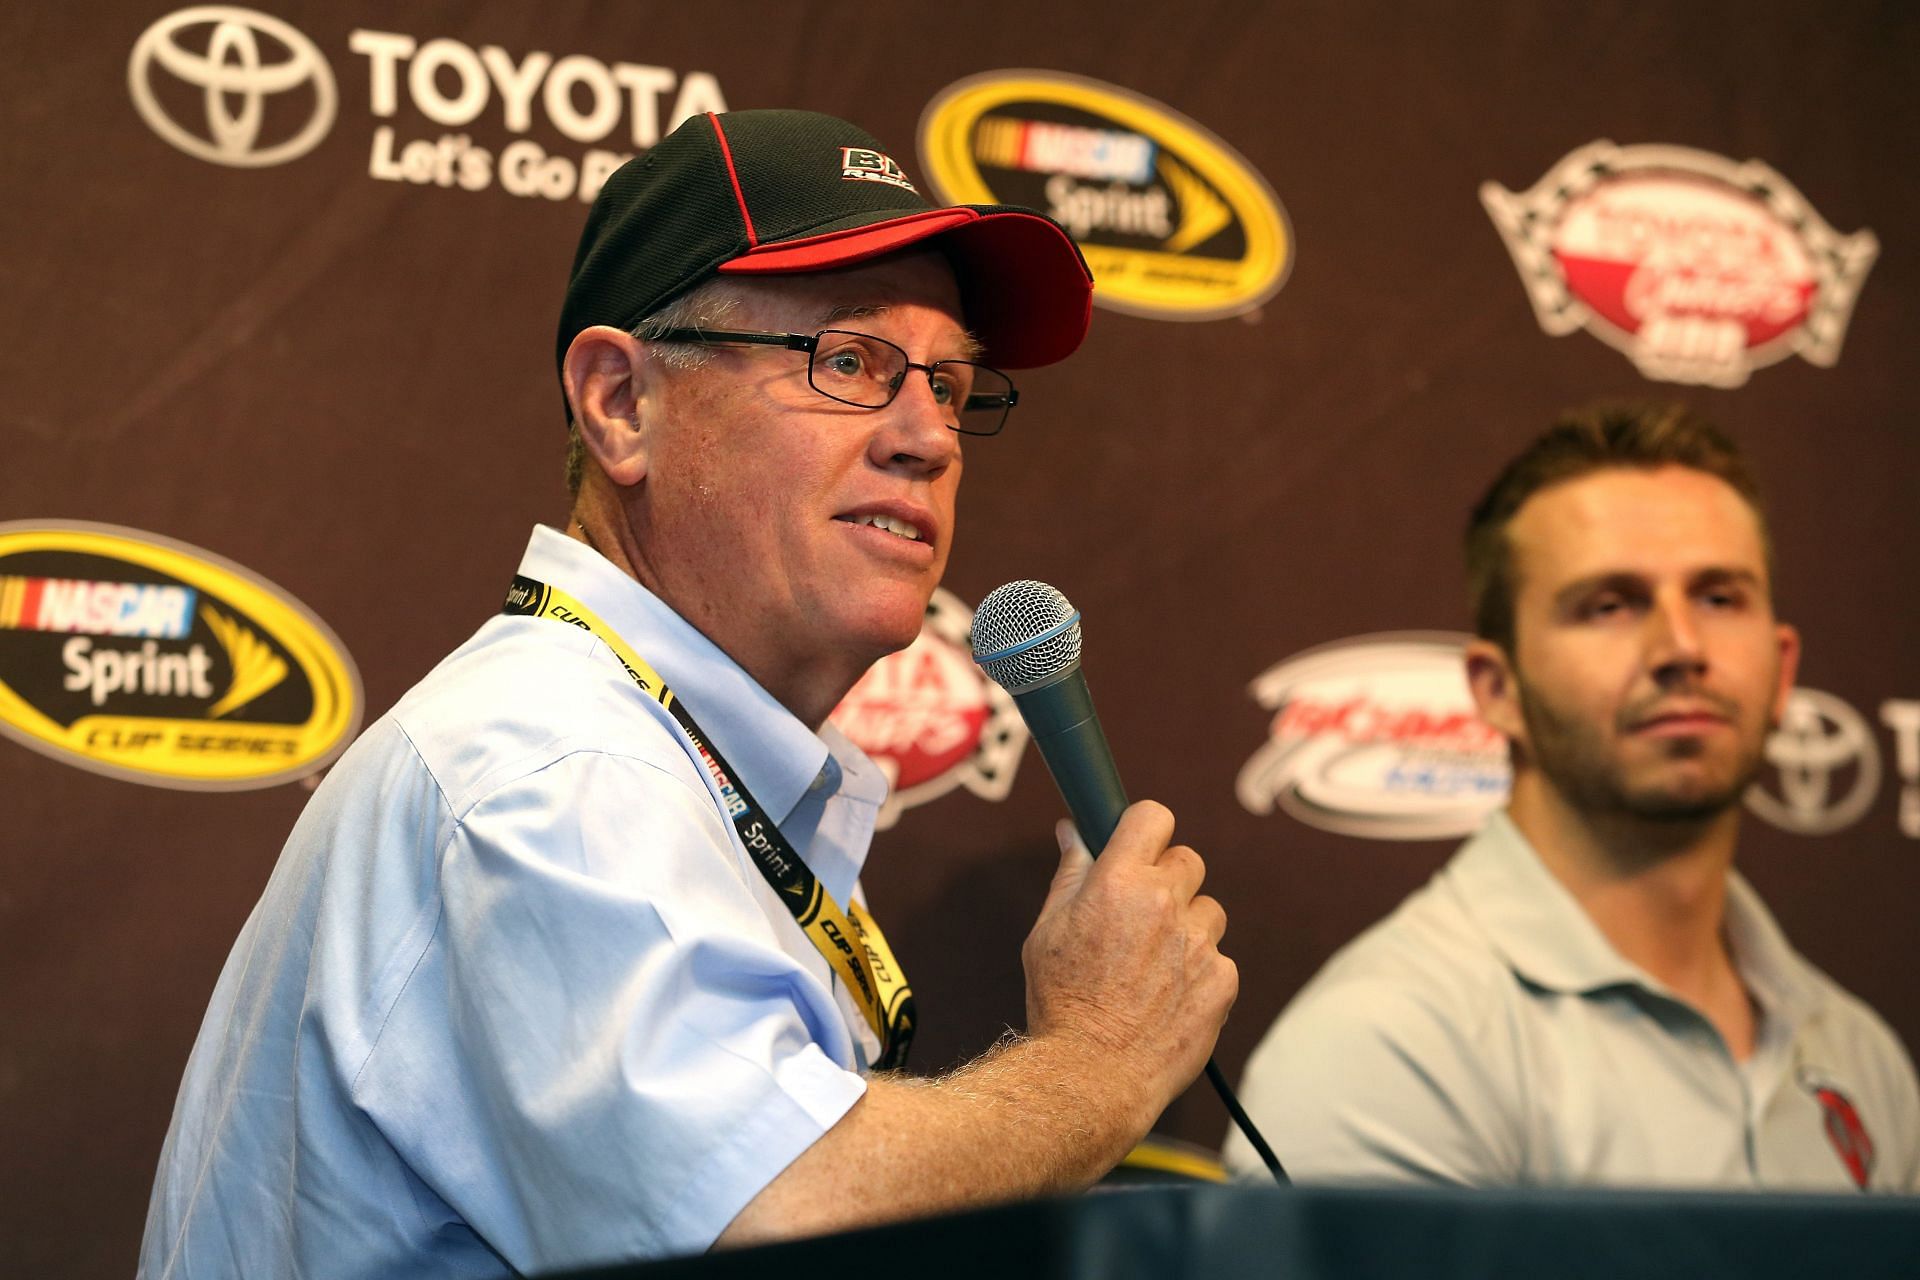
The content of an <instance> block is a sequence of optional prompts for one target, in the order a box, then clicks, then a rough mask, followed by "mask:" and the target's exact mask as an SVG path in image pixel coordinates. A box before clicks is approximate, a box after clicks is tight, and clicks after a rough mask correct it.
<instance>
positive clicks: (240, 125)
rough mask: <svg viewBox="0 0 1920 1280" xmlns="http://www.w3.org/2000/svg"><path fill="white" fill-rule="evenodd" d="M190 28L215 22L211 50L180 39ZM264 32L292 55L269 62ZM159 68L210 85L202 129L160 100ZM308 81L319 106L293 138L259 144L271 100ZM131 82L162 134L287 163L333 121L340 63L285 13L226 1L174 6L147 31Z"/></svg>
mask: <svg viewBox="0 0 1920 1280" xmlns="http://www.w3.org/2000/svg"><path fill="white" fill-rule="evenodd" d="M189 27H211V28H213V30H212V32H211V34H210V35H209V36H208V38H207V43H206V51H205V52H204V53H201V52H196V51H194V50H193V49H189V48H186V47H184V46H183V45H182V44H181V43H180V40H179V36H180V33H181V32H182V31H183V30H185V29H186V28H189ZM262 36H265V37H267V38H268V39H269V40H272V41H274V42H276V43H278V44H279V45H281V46H282V47H284V48H285V50H286V57H285V58H283V59H281V60H279V61H271V62H270V61H267V60H266V59H265V58H264V57H263V56H262V53H261V48H260V37H262ZM196 43H197V41H196ZM156 67H159V68H162V69H164V70H165V71H166V72H167V73H168V74H169V75H171V76H172V77H173V78H174V79H176V80H178V81H180V82H182V83H183V84H186V85H190V86H192V87H193V88H196V89H200V90H202V93H203V101H204V103H205V107H206V119H205V124H204V127H203V130H202V131H200V132H196V131H195V130H193V129H190V128H188V127H186V126H184V125H183V124H182V123H181V122H180V121H179V120H177V119H175V118H174V117H173V116H172V115H170V114H169V113H168V111H167V109H166V108H165V107H163V106H162V105H161V104H160V100H159V97H158V96H157V95H156V94H155V92H154V84H153V79H154V71H155V68H156ZM307 84H311V85H312V86H313V110H312V114H311V115H310V116H309V117H308V118H307V121H306V123H305V125H303V126H302V127H301V128H300V130H299V131H298V132H297V133H295V134H294V135H293V136H292V137H290V138H288V139H286V140H285V141H281V142H276V143H274V144H272V145H271V146H265V147H262V146H259V145H258V144H259V141H260V126H261V122H262V120H263V119H264V117H265V116H266V113H267V100H268V99H269V98H271V97H274V96H276V95H278V94H283V93H287V92H290V91H292V90H295V89H298V88H300V87H301V86H303V85H307ZM127 89H128V91H129V92H130V93H132V95H133V105H134V106H135V107H137V108H138V109H139V111H140V115H141V117H142V118H143V119H145V120H146V122H147V124H148V126H149V127H150V128H152V130H153V131H154V132H155V133H157V134H159V135H160V136H161V137H162V138H165V139H166V140H167V141H168V142H171V143H172V144H173V145H174V146H176V147H178V148H180V150H182V151H184V152H186V153H187V154H188V155H190V156H198V157H199V158H200V159H202V160H208V161H211V162H213V163H214V164H224V165H231V166H233V167H235V168H241V169H256V168H260V167H261V166H264V165H270V164H285V163H286V162H287V161H289V160H292V159H295V158H296V157H299V156H303V155H305V154H306V153H307V152H309V151H311V150H313V149H314V148H315V147H316V146H318V145H319V144H320V140H321V139H322V138H324V137H326V136H327V130H328V129H330V128H332V127H333V117H334V110H335V106H336V103H337V100H338V95H337V94H336V92H335V89H334V84H333V69H332V68H331V67H329V66H328V65H327V60H326V59H325V58H324V57H322V56H321V54H320V50H319V49H317V48H315V47H314V44H313V41H311V40H309V39H307V38H306V37H305V36H304V35H301V34H300V33H299V32H298V31H296V30H294V29H293V28H292V27H290V26H288V25H287V24H286V23H284V22H282V21H281V20H280V19H278V18H274V17H269V16H268V15H267V14H264V13H256V12H254V11H253V10H252V9H237V8H234V7H232V6H230V5H218V4H210V5H197V6H195V7H194V8H191V9H181V10H179V11H178V12H175V13H170V14H168V15H167V16H166V17H164V18H162V19H160V20H159V21H158V22H156V23H154V24H153V25H152V26H150V27H148V28H147V29H146V30H145V31H144V32H142V33H141V36H140V38H139V39H138V40H137V41H135V42H134V46H133V55H132V56H131V57H130V58H128V60H127Z"/></svg>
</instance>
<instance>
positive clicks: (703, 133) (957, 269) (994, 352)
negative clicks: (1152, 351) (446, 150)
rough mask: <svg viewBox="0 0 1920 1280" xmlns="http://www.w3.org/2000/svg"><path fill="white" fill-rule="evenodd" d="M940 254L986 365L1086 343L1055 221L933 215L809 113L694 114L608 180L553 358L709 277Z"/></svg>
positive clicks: (902, 178)
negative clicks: (928, 245) (925, 247)
mask: <svg viewBox="0 0 1920 1280" xmlns="http://www.w3.org/2000/svg"><path fill="white" fill-rule="evenodd" d="M928 241H933V242H935V243H936V244H937V245H938V247H939V248H940V249H942V250H943V251H945V253H946V254H947V256H948V258H949V259H950V260H951V261H952V263H953V268H954V275H955V277H956V278H957V279H958V281H959V285H960V296H961V307H962V309H963V310H964V312H965V316H966V323H967V327H968V328H969V329H970V330H972V332H973V333H974V335H975V336H976V337H978V338H979V339H980V341H981V342H982V343H983V344H984V345H985V347H986V356H985V359H986V360H987V362H989V363H991V364H995V365H1000V366H1002V367H1005V368H1010V369H1031V368H1035V367H1037V366H1039V365H1044V364H1052V363H1053V362H1054V361H1056V360H1060V359H1063V358H1065V357H1066V356H1068V355H1070V354H1072V352H1073V350H1074V349H1075V348H1076V347H1078V346H1079V345H1080V342H1081V339H1083V338H1084V337H1085V336H1086V333H1087V324H1088V321H1089V320H1090V318H1091V316H1092V308H1093V276H1092V273H1091V272H1089V271H1088V270H1087V263H1086V259H1085V258H1083V257H1081V256H1080V250H1079V248H1078V247H1077V246H1076V245H1075V244H1074V243H1073V239H1072V237H1070V236H1069V235H1068V234H1067V233H1066V231H1065V230H1064V229H1063V228H1062V227H1061V226H1060V224H1059V223H1057V222H1055V221H1054V220H1053V219H1051V218H1049V217H1047V216H1046V215H1045V214H1043V213H1039V212H1036V211H1035V210H1032V209H1026V208H1021V207H1019V206H1017V205H951V206H948V207H945V208H941V207H938V206H935V205H932V204H929V203H928V202H927V200H926V199H925V198H924V197H922V196H921V195H920V193H919V192H918V191H917V190H915V189H914V186H913V184H912V182H911V181H910V180H909V179H908V177H907V175H906V174H905V173H904V172H903V171H902V170H901V168H900V165H899V164H898V163H896V162H895V161H894V160H893V158H892V157H891V156H890V155H888V153H887V152H886V150H885V148H883V147H882V146H881V145H880V143H879V142H878V141H877V140H876V139H875V138H873V136H872V135H870V134H868V133H866V132H865V131H863V130H861V129H858V128H856V127H855V126H853V125H851V124H848V123H847V122H846V121H844V120H836V119H834V118H833V117H832V116H826V115H820V114H817V113H815V112H812V111H729V112H725V113H722V114H718V115H716V114H713V113H711V112H709V113H707V114H705V115H699V116H694V117H692V118H690V119H689V120H687V121H686V123H684V124H682V125H681V126H680V127H679V128H678V129H675V130H674V131H673V132H672V133H670V134H668V135H667V136H666V137H665V138H663V139H661V140H660V142H659V143H658V144H657V145H656V146H654V147H653V149H652V150H650V151H648V152H647V153H646V154H645V155H643V156H640V157H638V158H636V159H633V160H630V161H628V162H627V163H626V164H624V165H622V166H621V167H620V168H619V169H618V170H616V171H615V172H614V174H613V175H612V176H611V177H610V178H608V179H607V183H606V185H605V186H604V187H602V188H601V189H600V194H599V196H598V197H597V198H596V199H595V200H594V202H593V209H592V211H591V212H590V213H589V214H588V215H587V226H586V230H585V231H584V232H582V233H581V236H580V248H579V251H578V252H577V253H576V254H575V255H574V260H573V275H572V278H571V280H570V281H569V282H568V284H567V298H566V302H565V304H564V305H563V306H562V308H561V311H560V332H559V341H558V346H557V351H556V355H557V357H558V359H559V360H560V361H561V362H562V363H563V364H564V362H565V360H566V354H567V347H568V346H569V345H570V344H571V343H572V342H573V339H574V336H575V335H576V334H578V333H579V332H580V331H581V330H582V329H585V328H587V327H588V326H590V325H596V324H605V325H612V326H614V327H615V328H619V329H631V328H632V327H633V326H634V325H636V324H638V323H639V322H640V321H641V320H642V319H644V318H646V317H647V316H649V315H651V314H653V313H654V312H656V311H658V310H659V309H660V308H661V307H662V306H664V305H665V304H666V303H668V302H670V301H672V300H673V299H674V298H676V297H678V296H679V295H681V294H683V293H685V292H687V291H688V290H689V289H692V288H694V287H695V286H696V285H699V284H701V283H702V282H704V281H706V280H708V279H710V278H712V277H713V276H715V275H723V276H756V275H790V274H795V273H800V272H811V271H827V270H831V269H833V268H835V267H847V266H853V265H855V264H857V263H861V262H866V261H868V260H869V259H872V258H877V257H880V256H882V255H884V254H888V253H893V252H895V251H897V250H900V249H905V248H907V247H908V246H910V245H917V244H922V243H925V242H928Z"/></svg>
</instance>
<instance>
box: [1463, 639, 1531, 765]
mask: <svg viewBox="0 0 1920 1280" xmlns="http://www.w3.org/2000/svg"><path fill="white" fill-rule="evenodd" d="M1466 664H1467V688H1468V689H1469V690H1471V691H1472V693H1473V701H1474V704H1475V705H1476V706H1478V707H1479V708H1480V718H1481V719H1482V720H1485V721H1486V722H1487V723H1488V724H1490V725H1492V726H1493V727H1494V728H1496V729H1498V730H1499V731H1500V732H1501V733H1504V734H1506V735H1507V737H1508V739H1509V740H1511V741H1513V742H1516V743H1519V744H1521V745H1522V746H1524V745H1525V744H1526V740H1527V722H1526V717H1525V716H1523V715H1522V714H1521V713H1520V684H1519V681H1518V680H1516V679H1515V678H1514V674H1513V662H1512V660H1511V659H1510V658H1509V657H1508V656H1507V652H1506V650H1504V649H1502V648H1501V647H1500V646H1499V645H1497V644H1495V643H1494V642H1493V641H1491V640H1482V639H1477V638H1476V639H1473V640H1469V641H1468V642H1467V648H1466Z"/></svg>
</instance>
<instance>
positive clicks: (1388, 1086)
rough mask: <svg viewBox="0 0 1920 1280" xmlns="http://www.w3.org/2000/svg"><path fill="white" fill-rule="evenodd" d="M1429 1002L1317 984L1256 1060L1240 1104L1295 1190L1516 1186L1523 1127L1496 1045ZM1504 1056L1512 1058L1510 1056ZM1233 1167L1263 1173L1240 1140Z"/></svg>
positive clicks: (1396, 991) (1230, 1143) (1395, 986)
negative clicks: (1328, 1185) (1304, 1185)
mask: <svg viewBox="0 0 1920 1280" xmlns="http://www.w3.org/2000/svg"><path fill="white" fill-rule="evenodd" d="M1448 1006H1449V1002H1448V1001H1446V1000H1443V999H1437V998H1436V997H1435V995H1434V994H1432V993H1428V992H1423V991H1420V990H1417V989H1415V988H1412V987H1409V986H1404V985H1401V984H1399V983H1397V982H1395V981H1392V980H1389V979H1383V978H1377V977H1369V978H1356V979H1352V980H1346V981H1340V982H1335V983H1331V984H1326V983H1315V984H1313V985H1311V986H1310V987H1309V988H1308V989H1307V990H1306V991H1304V992H1303V993H1302V994H1301V995H1300V996H1299V997H1298V998H1296V1000H1295V1001H1294V1003H1293V1004H1292V1005H1290V1006H1289V1007H1288V1008H1287V1010H1286V1012H1285V1013H1283V1014H1282V1015H1281V1016H1280V1019H1279V1021H1278V1022H1276V1023H1275V1024H1274V1026H1273V1028H1272V1029H1271V1030H1270V1031H1269V1032H1268V1033H1267V1035H1266V1037H1265V1038H1264V1039H1263V1040H1262V1041H1261V1042H1260V1044H1259V1046H1258V1047H1256V1048H1255V1050H1254V1052H1253V1055H1252V1057H1251V1058H1249V1059H1248V1062H1247V1069H1246V1074H1245V1077H1244V1079H1243V1081H1242V1086H1241V1101H1242V1102H1243V1103H1244V1104H1245V1106H1246V1109H1247V1112H1248V1114H1249V1115H1250V1116H1251V1117H1252V1118H1253V1121H1254V1123H1255V1124H1256V1125H1258V1126H1259V1128H1260V1130H1261V1133H1262V1134H1263V1135H1264V1136H1265V1137H1266V1139H1267V1142H1268V1145H1270V1146H1271V1147H1272V1148H1273V1149H1274V1154H1275V1155H1277V1156H1278V1157H1279V1159H1280V1162H1281V1164H1283V1165H1285V1166H1286V1169H1287V1172H1288V1174H1289V1175H1290V1176H1292V1177H1293V1178H1294V1179H1296V1180H1298V1181H1301V1182H1374V1183H1399V1184H1424V1185H1437V1186H1445V1185H1458V1186H1489V1185H1502V1184H1504V1185H1513V1184H1514V1183H1516V1182H1518V1181H1520V1178H1521V1173H1522V1166H1523V1156H1524V1152H1523V1141H1522V1136H1521V1135H1522V1126H1521V1125H1520V1123H1519V1120H1518V1118H1517V1114H1518V1110H1517V1108H1516V1107H1514V1106H1513V1104H1512V1103H1511V1101H1503V1099H1505V1100H1510V1099H1511V1098H1512V1097H1513V1093H1512V1086H1511V1085H1510V1084H1508V1083H1506V1082H1503V1081H1502V1079H1501V1078H1500V1076H1501V1071H1500V1068H1499V1066H1498V1065H1497V1064H1498V1063H1499V1062H1500V1061H1501V1060H1502V1057H1503V1053H1504V1051H1503V1049H1502V1048H1501V1046H1500V1044H1499V1040H1500V1035H1499V1034H1498V1033H1497V1032H1494V1033H1490V1032H1489V1030H1488V1029H1487V1028H1486V1027H1485V1026H1484V1025H1483V1024H1485V1023H1486V1022H1488V1021H1489V1019H1488V1018H1487V1017H1486V1016H1485V1014H1484V1012H1482V1013H1480V1014H1478V1015H1477V1016H1476V1015H1472V1014H1469V1015H1467V1016H1465V1017H1463V1016H1461V1015H1460V1014H1459V1013H1458V1012H1456V1011H1454V1010H1452V1009H1450V1008H1449V1007H1448ZM1506 1056H1507V1057H1510V1056H1511V1055H1510V1054H1507V1055H1506ZM1225 1157H1226V1163H1227V1165H1228V1167H1229V1169H1231V1170H1232V1171H1233V1172H1234V1173H1235V1174H1237V1175H1248V1176H1252V1175H1259V1176H1265V1166H1264V1165H1263V1164H1262V1163H1261V1162H1260V1160H1259V1158H1258V1156H1257V1155H1255V1153H1254V1151H1253V1148H1252V1146H1251V1144H1249V1143H1248V1142H1247V1141H1246V1139H1245V1138H1243V1137H1242V1136H1241V1135H1240V1134H1239V1133H1238V1132H1237V1131H1236V1132H1232V1133H1229V1134H1228V1137H1227V1142H1226V1145H1225Z"/></svg>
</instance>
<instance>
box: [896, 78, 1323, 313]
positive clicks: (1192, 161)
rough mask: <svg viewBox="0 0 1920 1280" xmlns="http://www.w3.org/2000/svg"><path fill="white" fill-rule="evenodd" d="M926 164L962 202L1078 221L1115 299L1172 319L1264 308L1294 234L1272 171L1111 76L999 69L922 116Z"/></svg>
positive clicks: (1102, 292)
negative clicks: (1266, 175)
mask: <svg viewBox="0 0 1920 1280" xmlns="http://www.w3.org/2000/svg"><path fill="white" fill-rule="evenodd" d="M920 167H921V169H922V171H923V172H924V173H925V174H926V176H927V178H928V180H929V181H930V182H931V183H932V185H933V187H934V188H935V190H936V191H938V192H939V193H940V195H941V196H942V197H943V198H945V199H946V200H948V201H950V202H952V203H956V204H1023V205H1028V206H1030V207H1033V208H1036V209H1044V210H1046V211H1047V212H1048V213H1049V214H1051V215H1052V216H1053V218H1054V219H1055V220H1056V221H1058V222H1059V223H1060V224H1061V225H1063V226H1064V227H1066V229H1067V230H1068V232H1069V233H1071V234H1072V236H1073V238H1074V240H1075V241H1076V242H1077V243H1078V244H1079V246H1080V251H1081V252H1082V253H1083V254H1085V255H1086V259H1087V265H1088V266H1090V267H1091V268H1092V269H1093V280H1094V289H1093V299H1094V301H1095V302H1098V303H1100V304H1101V305H1102V306H1105V307H1109V308H1111V309H1113V310H1115V311H1124V312H1128V313H1131V314H1134V315H1143V316H1154V317H1158V318H1160V319H1164V320H1211V319H1216V318H1218V317H1221V316H1231V315H1239V314H1241V313H1243V312H1248V311H1252V310H1254V309H1255V308H1257V307H1259V306H1260V304H1261V303H1263V302H1265V301H1266V300H1267V299H1268V298H1270V297H1272V296H1273V295H1274V294H1275V293H1276V292H1277V291H1278V290H1279V288H1280V286H1281V284H1283V283H1284V282H1285V280H1286V277H1287V272H1288V270H1289V268H1290V267H1291V266H1292V262H1293V235H1292V232H1291V230H1290V229H1289V228H1288V225H1287V219H1286V214H1285V213H1284V212H1283V211H1282V209H1281V207H1280V201H1279V199H1278V197H1276V196H1275V195H1274V194H1273V189H1272V188H1271V187H1269V186H1268V185H1267V183H1266V180H1265V179H1263V178H1262V177H1261V176H1260V175H1259V173H1257V172H1256V171H1255V170H1254V168H1253V166H1252V165H1250V164H1248V163H1247V162H1246V160H1244V159H1243V158H1241V157H1240V156H1239V155H1238V154H1236V153H1235V152H1234V151H1233V149H1232V148H1230V147H1228V146H1227V144H1226V143H1224V142H1222V141H1221V140H1220V139H1219V138H1216V137H1215V136H1214V135H1213V134H1211V133H1209V132H1208V131H1207V130H1206V129H1204V128H1202V127H1201V126H1200V125H1198V124H1196V123H1194V122H1193V121H1191V120H1189V119H1187V118H1186V117H1185V116H1182V115H1180V114H1179V113H1177V112H1175V111H1173V110H1171V109H1170V108H1168V107H1165V106H1163V105H1161V104H1160V103H1157V102H1153V101H1151V100H1149V99H1147V98H1143V97H1141V96H1139V95H1138V94H1135V93H1131V92H1129V91H1127V90H1125V89H1121V88H1119V87H1117V86H1114V85H1110V84H1102V83H1101V82H1100V81H1097V80H1087V79H1083V78H1081V77H1079V76H1070V75H1063V74H1060V73H1058V72H1051V71H996V72H991V73H989V74H986V75H979V76H974V77H971V78H970V79H966V80H962V81H960V82H959V83H958V84H954V85H951V86H949V87H948V88H947V89H945V90H944V91H942V92H941V93H940V94H939V96H937V97H936V98H935V99H934V100H933V101H932V102H931V103H930V104H928V106H927V109H926V111H925V112H924V113H923V114H922V115H921V117H920Z"/></svg>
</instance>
